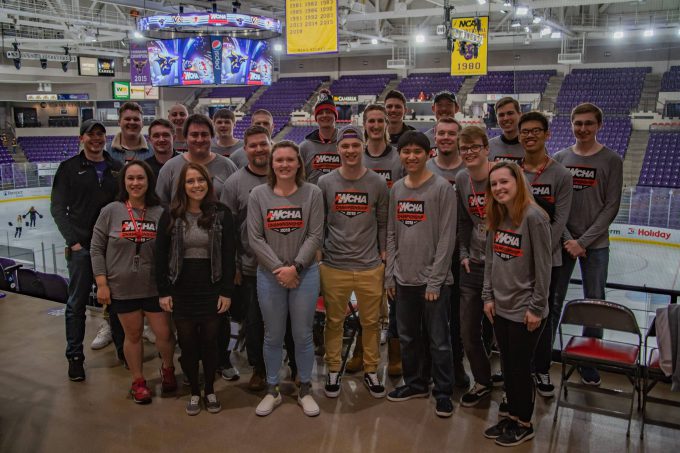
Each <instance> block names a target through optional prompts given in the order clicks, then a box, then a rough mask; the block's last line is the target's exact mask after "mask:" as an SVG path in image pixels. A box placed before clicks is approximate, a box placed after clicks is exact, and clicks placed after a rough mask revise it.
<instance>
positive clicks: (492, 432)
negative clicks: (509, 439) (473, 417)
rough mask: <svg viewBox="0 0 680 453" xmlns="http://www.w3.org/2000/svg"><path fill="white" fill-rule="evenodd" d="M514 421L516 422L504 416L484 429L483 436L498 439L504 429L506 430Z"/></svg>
mask: <svg viewBox="0 0 680 453" xmlns="http://www.w3.org/2000/svg"><path fill="white" fill-rule="evenodd" d="M515 423H517V422H515V421H514V420H512V419H510V418H504V419H502V420H501V421H499V422H498V423H496V424H495V425H493V426H492V427H490V428H488V429H487V430H486V431H484V437H486V438H487V439H498V438H499V437H501V436H502V435H503V433H505V430H507V429H508V427H509V426H510V425H514V424H515Z"/></svg>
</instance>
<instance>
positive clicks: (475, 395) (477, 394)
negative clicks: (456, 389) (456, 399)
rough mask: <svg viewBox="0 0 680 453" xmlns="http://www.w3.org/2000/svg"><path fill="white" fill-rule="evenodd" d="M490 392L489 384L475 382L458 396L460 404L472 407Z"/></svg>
mask: <svg viewBox="0 0 680 453" xmlns="http://www.w3.org/2000/svg"><path fill="white" fill-rule="evenodd" d="M490 394H491V386H490V385H482V384H480V383H479V382H475V385H474V386H473V387H472V388H471V389H470V390H468V391H467V393H465V394H464V395H463V396H461V397H460V405H461V406H463V407H472V406H475V405H476V404H477V403H479V402H480V401H481V400H482V398H484V397H485V396H489V395H490Z"/></svg>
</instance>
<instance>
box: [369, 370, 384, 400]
mask: <svg viewBox="0 0 680 453" xmlns="http://www.w3.org/2000/svg"><path fill="white" fill-rule="evenodd" d="M364 384H365V385H366V388H367V389H368V392H369V393H370V394H371V396H372V397H373V398H384V397H385V386H384V385H382V384H381V383H380V379H379V378H378V373H364Z"/></svg>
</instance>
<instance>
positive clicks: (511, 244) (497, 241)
mask: <svg viewBox="0 0 680 453" xmlns="http://www.w3.org/2000/svg"><path fill="white" fill-rule="evenodd" d="M493 251H494V253H495V254H496V256H498V257H500V258H501V259H503V260H505V261H508V260H511V259H513V258H517V257H519V256H522V255H523V254H522V235H521V234H517V233H515V232H513V231H505V230H497V231H496V234H495V235H494V238H493Z"/></svg>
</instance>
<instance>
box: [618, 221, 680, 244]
mask: <svg viewBox="0 0 680 453" xmlns="http://www.w3.org/2000/svg"><path fill="white" fill-rule="evenodd" d="M609 239H611V240H612V241H628V242H640V243H643V244H655V245H665V246H669V247H680V231H678V230H670V229H668V228H657V227H651V226H641V225H627V224H620V223H612V224H611V225H610V226H609Z"/></svg>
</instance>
